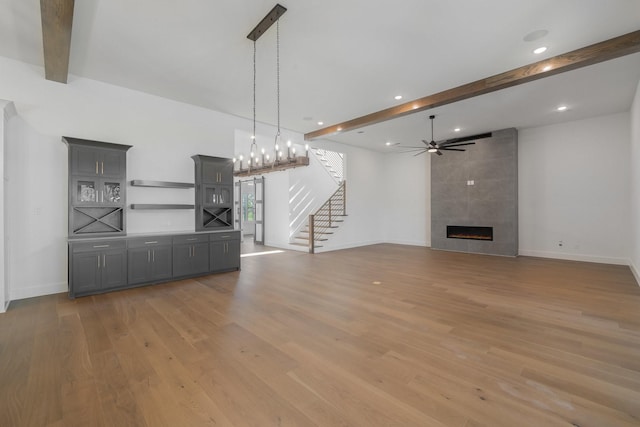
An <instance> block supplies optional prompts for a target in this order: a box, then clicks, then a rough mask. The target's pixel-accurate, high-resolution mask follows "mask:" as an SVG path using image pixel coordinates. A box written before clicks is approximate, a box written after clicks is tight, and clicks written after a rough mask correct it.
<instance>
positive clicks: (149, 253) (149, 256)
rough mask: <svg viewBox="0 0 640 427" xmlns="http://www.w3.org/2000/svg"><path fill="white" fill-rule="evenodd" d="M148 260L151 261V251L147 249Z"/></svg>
mask: <svg viewBox="0 0 640 427" xmlns="http://www.w3.org/2000/svg"><path fill="white" fill-rule="evenodd" d="M147 262H151V251H149V250H148V251H147Z"/></svg>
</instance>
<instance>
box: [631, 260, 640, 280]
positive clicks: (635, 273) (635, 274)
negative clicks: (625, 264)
mask: <svg viewBox="0 0 640 427" xmlns="http://www.w3.org/2000/svg"><path fill="white" fill-rule="evenodd" d="M629 268H630V269H631V272H632V273H633V277H635V278H636V284H637V285H638V286H640V272H639V271H638V269H637V268H636V266H635V265H633V262H631V261H629Z"/></svg>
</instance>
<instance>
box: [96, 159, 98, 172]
mask: <svg viewBox="0 0 640 427" xmlns="http://www.w3.org/2000/svg"><path fill="white" fill-rule="evenodd" d="M96 175H98V161H97V160H96Z"/></svg>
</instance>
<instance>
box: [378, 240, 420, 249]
mask: <svg viewBox="0 0 640 427" xmlns="http://www.w3.org/2000/svg"><path fill="white" fill-rule="evenodd" d="M384 243H391V244H392V245H407V246H420V247H423V248H428V247H429V246H431V245H430V244H429V243H427V242H425V241H424V240H422V241H416V240H387V241H385V242H384Z"/></svg>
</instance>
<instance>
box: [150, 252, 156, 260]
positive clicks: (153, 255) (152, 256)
mask: <svg viewBox="0 0 640 427" xmlns="http://www.w3.org/2000/svg"><path fill="white" fill-rule="evenodd" d="M151 261H152V262H156V251H155V250H153V251H152V252H151Z"/></svg>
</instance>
